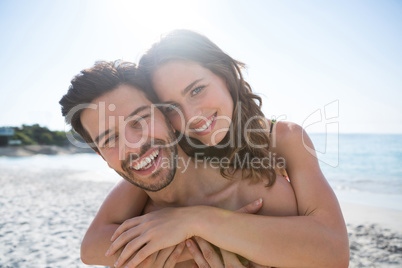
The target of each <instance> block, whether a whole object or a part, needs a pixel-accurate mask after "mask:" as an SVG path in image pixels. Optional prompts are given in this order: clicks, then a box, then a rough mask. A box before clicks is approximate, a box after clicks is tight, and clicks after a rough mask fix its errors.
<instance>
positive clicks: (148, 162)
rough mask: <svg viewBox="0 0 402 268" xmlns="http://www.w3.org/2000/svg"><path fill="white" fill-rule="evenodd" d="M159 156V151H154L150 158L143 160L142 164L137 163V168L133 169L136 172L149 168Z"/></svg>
mask: <svg viewBox="0 0 402 268" xmlns="http://www.w3.org/2000/svg"><path fill="white" fill-rule="evenodd" d="M158 155H159V150H156V151H154V152H153V153H152V154H150V155H149V156H148V157H145V158H144V159H142V161H141V162H140V163H137V164H136V165H135V166H133V167H132V168H133V169H135V170H140V169H142V168H144V167H145V168H149V167H151V165H152V164H151V162H152V163H153V161H154V159H155V158H157V157H158Z"/></svg>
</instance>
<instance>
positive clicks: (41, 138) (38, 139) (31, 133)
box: [12, 124, 78, 146]
mask: <svg viewBox="0 0 402 268" xmlns="http://www.w3.org/2000/svg"><path fill="white" fill-rule="evenodd" d="M13 129H14V136H13V137H12V139H13V140H20V141H21V143H22V145H58V146H64V145H69V144H70V142H69V141H68V139H67V136H66V135H67V133H66V132H64V131H51V130H49V129H48V128H47V127H41V126H39V125H38V124H34V125H31V126H28V125H22V127H13ZM73 135H74V136H78V135H77V134H76V133H73ZM76 139H77V137H76Z"/></svg>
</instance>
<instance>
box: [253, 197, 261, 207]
mask: <svg viewBox="0 0 402 268" xmlns="http://www.w3.org/2000/svg"><path fill="white" fill-rule="evenodd" d="M261 202H262V198H259V199H258V200H256V201H255V202H254V205H256V206H258V205H259V204H261Z"/></svg>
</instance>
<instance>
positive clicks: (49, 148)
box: [0, 145, 95, 157]
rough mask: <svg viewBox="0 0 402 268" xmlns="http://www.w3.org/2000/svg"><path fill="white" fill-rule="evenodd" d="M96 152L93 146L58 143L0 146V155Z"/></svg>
mask: <svg viewBox="0 0 402 268" xmlns="http://www.w3.org/2000/svg"><path fill="white" fill-rule="evenodd" d="M79 153H95V152H94V151H93V150H92V149H91V148H79V147H76V146H57V145H25V146H7V147H0V156H7V157H24V156H33V155H37V154H45V155H63V154H79Z"/></svg>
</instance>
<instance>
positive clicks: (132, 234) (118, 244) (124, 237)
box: [105, 229, 140, 256]
mask: <svg viewBox="0 0 402 268" xmlns="http://www.w3.org/2000/svg"><path fill="white" fill-rule="evenodd" d="M139 234H140V233H139V230H137V229H129V230H127V231H125V232H123V233H121V234H120V235H119V237H118V238H117V239H116V240H115V241H114V242H113V243H112V245H111V246H110V247H109V249H108V251H107V252H106V254H105V256H112V255H113V254H115V253H116V251H117V250H119V249H120V248H122V247H124V245H126V244H129V243H130V241H133V240H135V239H136V238H137V237H138V235H139ZM126 248H127V246H126V247H125V249H124V250H126ZM132 253H133V252H131V254H132Z"/></svg>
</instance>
